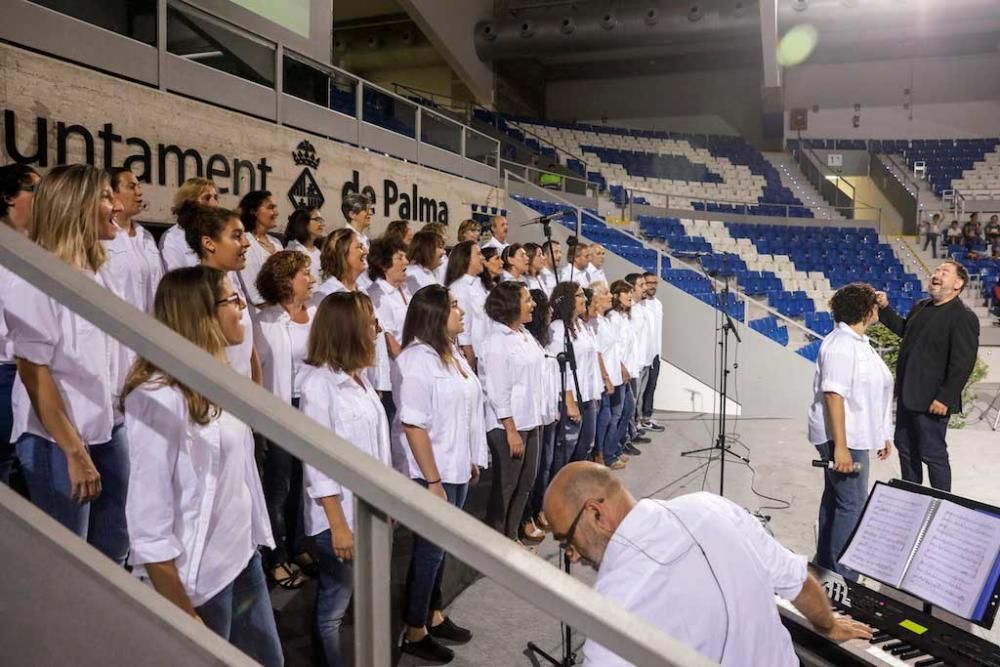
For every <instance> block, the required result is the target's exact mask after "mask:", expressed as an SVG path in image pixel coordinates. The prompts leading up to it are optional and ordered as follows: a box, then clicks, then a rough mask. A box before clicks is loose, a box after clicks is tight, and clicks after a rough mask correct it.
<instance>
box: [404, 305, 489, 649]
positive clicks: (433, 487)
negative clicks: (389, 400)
mask: <svg viewBox="0 0 1000 667" xmlns="http://www.w3.org/2000/svg"><path fill="white" fill-rule="evenodd" d="M463 328H464V325H463V313H462V309H461V307H460V306H459V305H458V300H457V299H455V298H454V296H453V295H451V294H449V292H448V290H447V288H445V287H442V286H441V285H430V286H428V287H424V288H423V289H421V290H420V291H419V292H417V293H416V294H414V295H413V300H412V301H411V303H410V309H409V310H408V311H407V313H406V323H405V324H404V326H403V352H402V353H401V354H400V355H399V358H398V359H397V364H398V369H399V372H398V377H397V384H398V388H397V389H396V392H395V393H397V395H398V396H399V398H400V401H399V405H400V410H399V419H398V420H397V422H396V426H395V427H394V432H393V440H394V441H395V444H396V445H397V446H399V447H401V448H402V449H403V450H404V451H405V453H406V466H405V469H404V470H405V472H406V473H407V474H409V476H410V478H411V479H413V480H414V481H416V482H417V483H418V484H420V485H421V486H423V487H425V488H427V489H428V490H429V491H430V492H431V493H433V494H434V495H436V496H438V497H439V498H441V499H442V500H444V501H445V502H448V503H451V504H452V505H455V506H456V507H458V508H459V509H461V508H462V507H463V506H464V505H465V498H466V495H467V494H468V490H469V484H474V483H475V482H476V480H477V479H478V477H479V469H480V468H483V467H485V466H486V462H487V455H486V437H485V434H486V429H485V426H484V422H483V417H484V413H483V391H482V387H481V386H480V384H479V380H478V379H477V378H476V374H475V373H474V372H473V370H472V367H471V366H469V364H468V363H467V362H466V360H465V357H464V356H463V355H462V354H461V352H460V351H459V350H458V347H457V346H456V345H455V339H456V337H457V336H458V335H459V334H460V333H461V332H462V329H463ZM444 566H445V553H444V550H442V549H440V548H439V547H437V546H436V545H434V544H433V543H432V542H430V541H429V540H426V539H424V538H423V537H421V536H419V535H414V538H413V554H412V556H411V559H410V569H409V573H408V574H407V577H406V607H405V612H404V616H403V621H404V623H405V624H406V629H405V632H404V634H403V644H402V650H403V653H409V654H411V655H415V656H417V657H419V658H422V659H424V660H433V661H436V662H448V661H450V660H451V659H452V658H453V657H454V653H453V652H452V650H451V649H449V648H447V647H446V646H443V645H441V644H440V643H439V641H438V640H445V641H449V642H454V643H460V644H464V643H465V642H468V641H469V640H471V639H472V633H471V632H470V631H469V630H467V629H465V628H462V627H460V626H458V625H456V624H455V623H454V622H452V620H451V619H450V618H448V617H446V616H445V615H444V612H443V611H442V610H443V609H444V602H443V600H442V598H441V580H442V577H443V575H444Z"/></svg>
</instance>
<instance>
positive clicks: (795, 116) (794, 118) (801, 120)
mask: <svg viewBox="0 0 1000 667" xmlns="http://www.w3.org/2000/svg"><path fill="white" fill-rule="evenodd" d="M788 129H789V130H791V131H792V132H802V131H804V130H808V129H809V110H808V109H792V110H791V111H790V112H789V114H788Z"/></svg>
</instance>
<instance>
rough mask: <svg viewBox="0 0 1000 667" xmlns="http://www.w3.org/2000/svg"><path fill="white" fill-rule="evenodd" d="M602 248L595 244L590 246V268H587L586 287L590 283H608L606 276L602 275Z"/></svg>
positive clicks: (603, 251) (603, 253)
mask: <svg viewBox="0 0 1000 667" xmlns="http://www.w3.org/2000/svg"><path fill="white" fill-rule="evenodd" d="M605 252H606V251H605V250H604V246H602V245H601V244H599V243H595V244H594V245H592V246H590V266H588V267H587V286H588V287H589V286H590V284H591V283H596V282H598V281H600V282H604V283H606V282H608V276H607V274H605V273H604V255H605Z"/></svg>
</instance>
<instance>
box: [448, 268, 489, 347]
mask: <svg viewBox="0 0 1000 667" xmlns="http://www.w3.org/2000/svg"><path fill="white" fill-rule="evenodd" d="M448 289H449V290H450V291H451V295H452V296H453V297H455V300H456V301H458V305H459V307H460V308H461V309H462V310H463V311H465V330H464V331H463V332H462V333H460V334H458V344H459V345H471V346H472V349H473V351H475V352H476V355H477V356H478V355H479V352H478V348H479V346H480V345H482V342H483V340H484V339H485V338H486V334H487V332H488V331H489V318H488V317H487V316H486V297H487V296H488V294H487V292H486V287H485V286H484V285H483V281H482V280H480V279H479V276H470V275H464V276H462V277H461V278H459V279H458V280H456V281H455V282H453V283H452V284H451V285H449V286H448Z"/></svg>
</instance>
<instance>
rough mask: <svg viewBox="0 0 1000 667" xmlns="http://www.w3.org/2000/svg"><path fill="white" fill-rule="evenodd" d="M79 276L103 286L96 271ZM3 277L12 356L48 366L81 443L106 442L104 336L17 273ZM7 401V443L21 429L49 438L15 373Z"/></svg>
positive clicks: (108, 359) (109, 353) (110, 361)
mask: <svg viewBox="0 0 1000 667" xmlns="http://www.w3.org/2000/svg"><path fill="white" fill-rule="evenodd" d="M54 261H59V260H54ZM80 275H81V277H83V278H84V279H87V278H89V279H90V280H94V281H96V282H97V283H99V284H100V285H102V286H103V285H104V281H103V279H102V278H101V277H100V276H99V275H95V274H93V273H89V272H85V271H81V272H80ZM8 280H9V282H8V283H7V293H6V294H5V296H4V310H3V316H4V321H5V323H6V325H7V331H8V334H7V335H8V336H9V339H10V341H11V343H13V348H14V355H15V356H16V357H18V358H21V359H24V360H26V361H30V362H31V363H33V364H36V365H39V366H48V368H49V372H50V373H51V374H52V379H53V381H54V382H55V384H56V387H57V388H58V389H59V393H60V395H61V396H62V400H63V405H64V406H65V408H66V415H67V416H68V417H69V420H70V422H71V423H72V424H73V427H74V428H75V429H76V431H77V433H78V434H79V435H80V438H81V439H82V440H83V442H84V443H86V444H88V445H98V444H102V443H105V442H108V441H109V440H111V427H112V426H113V415H112V410H111V392H112V378H111V372H112V370H111V369H112V368H113V367H114V364H115V359H114V358H113V353H114V351H113V348H112V347H111V345H110V340H109V339H108V336H107V335H106V334H105V333H104V332H103V331H101V330H100V329H98V328H97V327H96V326H94V325H93V324H91V323H90V322H88V321H87V320H85V319H84V318H83V317H81V316H79V315H77V314H76V313H74V312H73V311H72V310H70V309H69V308H67V307H66V306H64V305H62V304H61V303H59V302H58V301H56V300H55V299H53V298H51V297H48V296H46V295H45V294H43V293H42V292H40V291H39V290H38V289H37V288H36V287H34V286H33V285H31V284H30V283H28V282H26V281H25V280H23V279H22V278H20V277H18V276H14V275H13V274H10V278H9V279H8ZM11 403H12V404H13V405H12V407H13V413H14V414H13V418H14V428H13V431H12V432H11V433H10V434H6V435H9V436H10V442H15V441H16V440H17V439H18V437H20V436H21V435H22V434H24V433H31V434H33V435H37V436H40V437H42V438H45V439H46V440H49V441H52V440H53V439H52V436H51V435H49V433H48V431H46V430H45V427H44V426H42V422H41V420H40V419H39V418H38V415H36V414H35V410H34V407H33V406H32V405H31V399H30V398H29V397H28V391H27V389H25V386H24V383H23V382H22V381H21V377H20V375H18V377H17V379H16V380H15V381H14V389H13V393H12V395H11ZM6 435H5V437H6Z"/></svg>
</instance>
